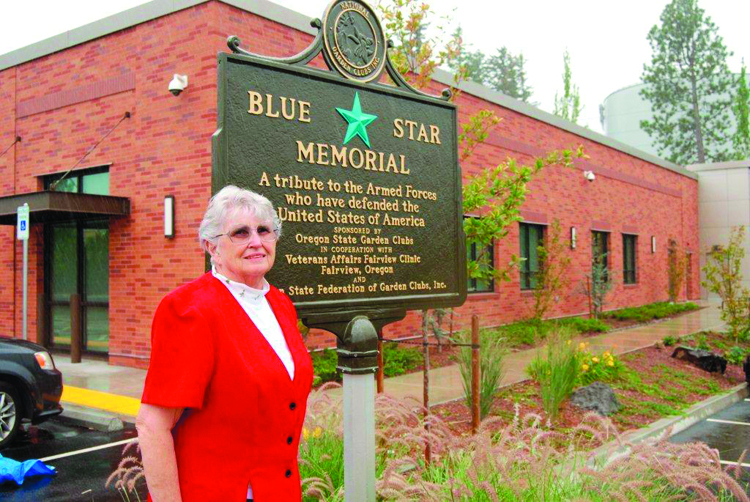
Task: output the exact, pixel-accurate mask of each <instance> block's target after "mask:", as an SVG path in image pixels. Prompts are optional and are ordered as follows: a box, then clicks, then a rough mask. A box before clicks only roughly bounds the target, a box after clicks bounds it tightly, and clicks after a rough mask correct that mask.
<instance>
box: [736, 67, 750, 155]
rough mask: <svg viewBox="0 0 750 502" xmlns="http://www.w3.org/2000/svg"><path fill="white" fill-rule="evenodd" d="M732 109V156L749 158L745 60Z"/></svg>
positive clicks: (748, 89) (749, 114) (748, 90)
mask: <svg viewBox="0 0 750 502" xmlns="http://www.w3.org/2000/svg"><path fill="white" fill-rule="evenodd" d="M732 111H733V112H734V117H735V119H736V120H737V132H735V133H734V137H733V138H732V146H733V147H734V158H735V159H736V160H745V159H750V86H748V83H747V68H746V67H745V61H742V71H741V72H740V78H739V80H738V81H737V94H736V95H735V98H734V106H732Z"/></svg>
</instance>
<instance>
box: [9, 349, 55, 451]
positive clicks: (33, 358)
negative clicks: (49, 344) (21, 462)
mask: <svg viewBox="0 0 750 502" xmlns="http://www.w3.org/2000/svg"><path fill="white" fill-rule="evenodd" d="M62 389H63V386H62V373H60V371H59V370H57V369H55V362H54V361H53V360H52V356H51V355H50V353H49V352H47V350H46V349H45V348H44V347H42V346H41V345H37V344H35V343H31V342H27V341H25V340H16V339H13V338H0V448H3V447H4V446H7V445H8V444H10V443H11V441H13V438H14V437H15V435H16V433H17V432H18V429H19V427H20V426H21V421H22V420H24V419H26V420H31V423H32V424H39V423H41V422H44V421H45V420H47V419H48V418H50V417H53V416H55V415H59V414H60V413H62V406H60V396H61V395H62Z"/></svg>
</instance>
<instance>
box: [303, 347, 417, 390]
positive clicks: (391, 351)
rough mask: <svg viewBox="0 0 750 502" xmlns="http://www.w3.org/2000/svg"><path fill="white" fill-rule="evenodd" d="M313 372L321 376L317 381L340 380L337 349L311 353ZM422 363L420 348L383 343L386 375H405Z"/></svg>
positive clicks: (384, 372)
mask: <svg viewBox="0 0 750 502" xmlns="http://www.w3.org/2000/svg"><path fill="white" fill-rule="evenodd" d="M310 358H311V359H312V363H313V372H314V373H315V376H316V377H318V378H319V381H318V380H316V381H315V383H316V384H318V383H326V382H340V381H341V380H342V378H341V372H340V371H338V370H337V369H336V365H337V364H338V357H337V355H336V349H326V350H323V351H320V352H312V353H310ZM421 363H422V354H421V353H420V351H419V349H414V348H401V347H399V346H398V345H396V344H395V343H386V344H384V345H383V374H384V375H385V376H386V377H393V376H398V375H403V374H404V373H406V372H407V371H409V370H412V369H414V368H416V367H417V366H419V365H420V364H421Z"/></svg>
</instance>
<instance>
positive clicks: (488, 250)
mask: <svg viewBox="0 0 750 502" xmlns="http://www.w3.org/2000/svg"><path fill="white" fill-rule="evenodd" d="M464 218H466V219H468V218H471V216H464ZM475 221H477V220H475ZM466 258H467V260H468V261H470V262H472V261H476V262H479V268H480V270H493V269H494V267H495V242H494V241H492V243H491V244H490V245H488V246H486V247H484V248H482V245H481V244H478V243H476V242H469V241H468V240H467V241H466ZM467 283H468V284H467V289H468V291H469V293H492V292H494V291H495V281H494V280H492V279H474V278H472V277H468V278H467Z"/></svg>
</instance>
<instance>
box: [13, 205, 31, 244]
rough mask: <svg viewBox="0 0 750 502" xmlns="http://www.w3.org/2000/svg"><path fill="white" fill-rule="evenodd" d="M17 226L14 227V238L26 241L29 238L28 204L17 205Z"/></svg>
mask: <svg viewBox="0 0 750 502" xmlns="http://www.w3.org/2000/svg"><path fill="white" fill-rule="evenodd" d="M17 214H18V226H17V227H16V239H18V240H21V241H26V240H28V239H29V205H28V204H24V205H23V206H18V212H17Z"/></svg>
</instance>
